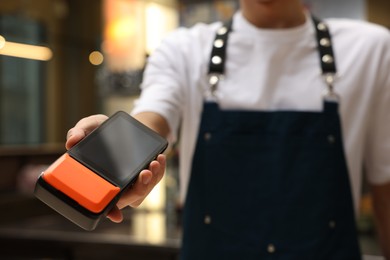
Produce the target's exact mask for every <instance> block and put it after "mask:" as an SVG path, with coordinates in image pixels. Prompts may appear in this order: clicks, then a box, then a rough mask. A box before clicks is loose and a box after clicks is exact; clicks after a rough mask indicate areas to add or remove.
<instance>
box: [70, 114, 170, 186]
mask: <svg viewBox="0 0 390 260" xmlns="http://www.w3.org/2000/svg"><path fill="white" fill-rule="evenodd" d="M166 146H167V142H166V140H165V139H164V138H162V137H161V136H159V135H158V134H157V133H155V132H153V131H152V130H150V129H149V128H147V127H146V126H144V125H142V124H141V123H140V122H138V121H137V120H135V119H134V118H132V117H131V116H130V115H128V114H127V113H125V112H117V113H116V114H115V115H113V116H112V117H110V118H109V119H108V120H107V121H106V122H104V123H103V124H102V125H101V126H100V127H99V128H97V129H96V130H95V131H93V132H92V133H91V134H90V135H88V136H87V137H86V138H84V139H83V140H82V141H80V142H79V143H78V144H77V145H76V146H74V147H73V148H72V149H70V150H69V154H70V155H71V156H72V157H73V158H75V159H76V160H77V161H79V162H81V163H83V164H84V165H85V166H87V167H88V168H90V169H91V170H93V171H95V172H96V173H97V174H99V175H100V176H102V177H103V178H105V179H107V180H108V181H110V182H112V183H113V184H115V185H117V186H118V187H120V188H124V187H125V186H127V185H128V184H129V183H130V182H131V181H132V180H133V179H134V178H135V177H136V176H137V175H138V173H139V172H140V171H141V170H142V169H144V168H145V167H147V166H148V164H149V163H150V161H152V160H153V159H154V158H155V157H156V156H157V155H158V154H159V153H161V152H163V151H164V149H165V148H166Z"/></svg>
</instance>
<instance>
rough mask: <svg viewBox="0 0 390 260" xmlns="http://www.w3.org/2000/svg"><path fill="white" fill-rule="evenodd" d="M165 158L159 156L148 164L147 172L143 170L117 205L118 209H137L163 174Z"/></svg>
mask: <svg viewBox="0 0 390 260" xmlns="http://www.w3.org/2000/svg"><path fill="white" fill-rule="evenodd" d="M165 166H166V157H165V155H162V154H160V155H159V156H158V157H157V160H155V161H153V162H151V163H150V165H149V168H148V169H147V170H143V171H142V172H141V173H140V174H139V176H138V178H137V180H136V182H135V183H134V185H133V186H132V187H131V188H130V189H129V190H127V191H126V192H125V193H124V194H123V195H122V197H121V199H120V200H119V202H118V203H117V206H118V208H119V209H122V208H124V207H126V206H131V207H138V206H139V205H140V204H141V203H142V202H143V201H144V199H145V198H146V196H147V195H148V194H149V193H150V192H151V191H152V189H153V188H154V187H155V186H156V185H157V184H158V183H159V182H160V181H161V179H162V178H163V176H164V173H165Z"/></svg>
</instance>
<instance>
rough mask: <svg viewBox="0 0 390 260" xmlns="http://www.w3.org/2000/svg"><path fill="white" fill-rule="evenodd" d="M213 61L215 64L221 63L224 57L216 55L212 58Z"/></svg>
mask: <svg viewBox="0 0 390 260" xmlns="http://www.w3.org/2000/svg"><path fill="white" fill-rule="evenodd" d="M211 62H212V63H213V64H221V63H222V58H221V57H219V56H214V57H212V58H211Z"/></svg>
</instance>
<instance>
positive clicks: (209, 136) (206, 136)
mask: <svg viewBox="0 0 390 260" xmlns="http://www.w3.org/2000/svg"><path fill="white" fill-rule="evenodd" d="M204 139H205V140H206V141H208V140H210V139H211V134H210V133H205V134H204Z"/></svg>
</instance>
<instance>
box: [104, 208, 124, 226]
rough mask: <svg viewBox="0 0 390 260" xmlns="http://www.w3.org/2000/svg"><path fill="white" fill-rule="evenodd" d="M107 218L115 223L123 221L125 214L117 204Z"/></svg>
mask: <svg viewBox="0 0 390 260" xmlns="http://www.w3.org/2000/svg"><path fill="white" fill-rule="evenodd" d="M107 218H108V219H109V220H111V221H112V222H115V223H121V222H122V221H123V214H122V211H120V209H118V207H117V206H115V207H114V208H113V209H112V210H111V211H110V212H109V213H108V215H107Z"/></svg>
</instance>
